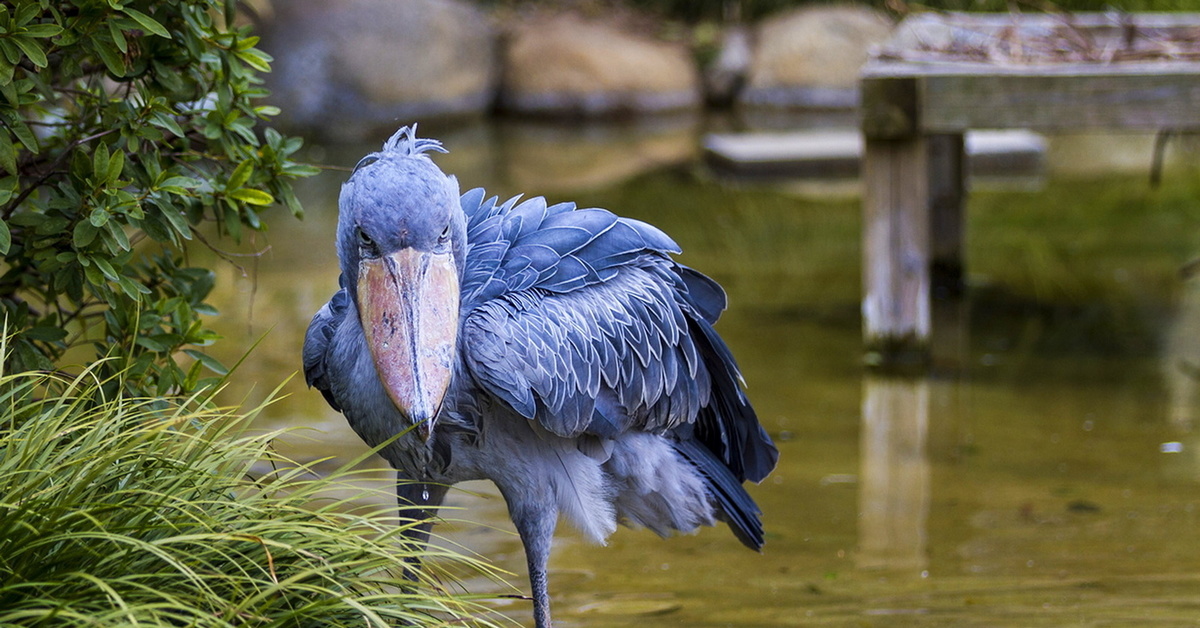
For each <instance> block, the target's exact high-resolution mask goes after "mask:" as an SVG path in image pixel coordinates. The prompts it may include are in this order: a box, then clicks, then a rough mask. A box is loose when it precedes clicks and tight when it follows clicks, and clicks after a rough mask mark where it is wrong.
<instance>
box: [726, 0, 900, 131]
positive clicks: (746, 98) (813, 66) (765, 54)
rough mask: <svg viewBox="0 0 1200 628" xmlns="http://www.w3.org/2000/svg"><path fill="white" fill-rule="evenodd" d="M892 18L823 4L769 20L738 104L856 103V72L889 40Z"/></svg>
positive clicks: (805, 105)
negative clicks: (872, 48)
mask: <svg viewBox="0 0 1200 628" xmlns="http://www.w3.org/2000/svg"><path fill="white" fill-rule="evenodd" d="M891 30H892V23H891V21H890V20H889V19H888V18H887V17H886V16H885V15H884V14H882V13H880V12H878V11H875V10H872V9H869V8H866V7H858V6H819V7H808V8H802V9H797V10H794V11H789V12H786V13H783V14H780V15H777V16H775V17H772V18H768V19H767V20H766V21H764V22H763V23H762V24H761V25H759V28H758V37H757V46H756V48H755V51H754V62H753V63H752V65H751V67H750V74H749V77H748V79H747V83H746V88H745V89H744V90H743V92H742V94H741V95H740V97H739V99H738V100H739V103H740V104H745V105H752V106H769V107H800V108H819V109H820V108H843V107H854V106H857V104H858V70H859V68H860V67H861V66H862V64H863V63H865V62H866V60H867V57H868V54H869V51H870V48H871V47H872V46H874V45H878V44H882V43H883V42H884V41H886V40H887V38H888V36H889V34H890V33H891Z"/></svg>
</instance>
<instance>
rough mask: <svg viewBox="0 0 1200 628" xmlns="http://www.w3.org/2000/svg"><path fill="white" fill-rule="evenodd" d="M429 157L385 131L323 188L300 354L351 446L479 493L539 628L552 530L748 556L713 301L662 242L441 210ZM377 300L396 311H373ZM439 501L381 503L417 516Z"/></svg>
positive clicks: (709, 287)
mask: <svg viewBox="0 0 1200 628" xmlns="http://www.w3.org/2000/svg"><path fill="white" fill-rule="evenodd" d="M434 150H442V149H441V145H440V144H439V143H438V142H436V141H434V140H428V139H418V138H416V136H415V128H412V129H410V128H405V129H401V130H400V131H399V132H398V133H397V134H396V135H394V136H393V137H392V138H391V139H389V140H388V142H387V143H386V144H385V145H384V149H383V150H382V151H380V152H378V153H372V154H371V155H368V156H367V157H364V158H363V160H362V161H360V162H359V165H358V166H357V167H356V168H355V172H354V174H352V175H351V177H350V180H349V181H348V182H347V183H346V184H345V186H344V187H343V191H342V195H341V198H340V199H339V224H338V255H339V260H340V262H341V267H342V273H343V278H342V285H341V288H340V289H339V290H338V291H337V293H336V294H335V295H334V297H333V298H332V299H331V300H330V302H329V303H328V304H326V305H325V306H324V307H322V308H321V310H320V311H319V312H317V314H316V316H314V318H313V321H312V324H311V325H310V327H309V329H308V333H307V334H306V337H305V344H304V351H303V357H304V372H305V377H306V379H307V381H308V383H309V385H311V386H313V387H316V388H317V389H318V390H320V391H321V393H322V394H323V395H324V397H325V399H326V400H327V401H328V402H329V403H330V404H331V405H332V406H333V407H334V408H335V409H338V410H340V411H342V412H343V413H344V414H345V415H346V418H347V420H348V421H349V423H350V425H351V426H352V427H353V428H354V429H355V431H356V432H357V433H358V434H359V435H360V436H361V437H362V438H363V439H364V440H365V441H366V442H367V443H368V444H370V445H373V446H377V445H380V444H382V443H384V442H387V441H388V440H389V439H391V438H392V437H393V436H395V435H396V434H398V433H401V432H404V431H405V430H412V428H413V427H414V426H415V427H417V428H418V430H420V432H419V433H418V431H417V430H412V432H411V433H406V434H404V435H403V436H401V437H399V438H397V439H395V440H393V441H392V442H391V443H390V444H388V445H387V446H386V447H384V449H383V450H382V454H383V456H384V457H385V458H386V459H387V460H388V462H389V463H391V464H392V465H393V466H394V467H395V468H396V469H397V470H398V471H399V474H400V476H401V478H407V479H410V480H416V481H419V482H423V483H425V484H423V485H420V486H425V487H428V486H439V487H444V486H447V485H450V484H453V483H456V482H460V481H464V480H471V479H490V480H492V481H493V482H495V484H496V485H497V486H498V487H499V489H500V491H501V493H502V494H503V495H504V498H505V500H506V501H507V503H508V506H509V512H510V514H511V515H512V518H513V521H514V524H515V525H516V527H517V529H518V532H519V533H520V534H521V538H522V540H523V542H524V543H525V546H526V554H527V558H528V562H529V567H530V579H531V583H532V585H533V589H534V591H533V592H534V599H535V617H536V619H537V622H538V626H539V627H542V626H548V625H549V606H548V595H547V590H546V573H545V568H546V560H547V558H548V556H549V550H550V540H551V536H552V534H553V529H554V526H555V522H556V521H557V518H558V515H559V514H560V513H563V514H566V515H567V516H568V518H569V519H571V520H572V521H573V522H574V523H575V524H576V525H577V526H578V527H579V528H580V529H581V530H582V531H583V532H584V533H585V534H587V535H588V536H589V537H591V538H592V539H593V540H595V541H597V542H603V541H604V539H605V538H606V537H607V536H608V535H609V534H610V533H611V532H612V531H613V530H614V529H615V527H616V524H617V523H618V522H621V523H626V524H630V525H637V526H644V527H647V528H649V529H651V530H653V531H655V532H657V533H658V534H660V535H664V536H665V535H668V534H670V533H672V532H675V531H680V532H690V531H692V530H694V529H696V528H697V527H698V526H701V525H711V524H713V523H714V520H715V519H721V520H724V521H726V522H728V523H729V525H730V527H731V528H732V529H733V531H734V534H735V535H736V536H737V538H738V539H739V540H741V541H742V543H744V544H746V545H747V546H748V547H751V548H753V549H759V548H760V547H761V546H762V543H763V536H762V526H761V523H760V521H759V510H758V507H757V506H756V505H755V503H754V501H753V499H751V498H750V496H749V495H748V494H747V493H746V492H745V490H744V489H743V488H742V483H743V482H745V481H747V480H750V481H755V482H757V481H761V480H762V479H763V478H764V477H766V475H767V474H768V473H769V472H770V471H771V470H772V469H773V468H774V466H775V462H776V459H777V457H778V453H777V451H776V449H775V446H774V445H773V444H772V442H771V439H770V438H769V437H768V436H767V434H766V432H765V431H764V430H763V428H762V426H761V425H760V424H759V422H758V419H757V417H756V416H755V413H754V410H753V408H752V407H751V405H750V403H749V400H748V399H747V398H746V396H745V394H744V392H743V390H742V387H741V374H740V372H739V371H738V367H737V364H736V362H735V361H734V359H733V356H732V354H731V353H730V351H729V349H728V347H727V346H726V345H725V343H724V342H723V341H722V340H721V338H720V336H719V335H718V334H717V333H716V331H715V330H714V329H713V327H712V325H713V324H714V323H715V322H716V320H717V317H718V316H719V315H720V312H721V311H722V310H724V308H725V294H724V292H723V291H722V290H721V288H720V286H718V285H717V284H716V283H715V282H713V281H712V280H711V279H709V278H707V277H705V276H704V275H702V274H700V273H698V272H696V271H694V270H691V269H689V268H686V267H684V266H681V265H679V264H677V263H676V262H675V261H673V260H672V259H671V255H672V254H676V253H679V252H680V251H679V247H678V245H677V244H676V243H675V242H674V241H673V240H671V238H669V237H668V236H667V235H666V234H664V233H663V232H662V231H660V230H658V229H657V228H655V227H653V226H651V225H648V224H646V223H643V222H640V221H637V220H632V219H628V218H621V217H618V216H616V215H615V214H613V213H611V212H609V211H607V210H603V209H595V208H592V209H578V208H576V207H575V206H574V204H571V203H560V204H556V205H547V203H546V202H545V200H544V199H542V198H532V199H529V200H526V201H524V202H521V201H520V199H519V198H513V199H510V200H508V201H505V202H499V200H498V199H497V198H495V197H492V198H487V197H486V195H485V193H484V192H483V190H479V189H475V190H471V191H468V192H467V193H465V194H462V195H461V196H459V194H458V184H457V181H456V180H455V179H454V178H453V177H447V176H445V175H444V174H443V173H442V172H441V171H440V170H438V169H437V167H436V166H435V165H434V164H433V162H432V161H431V160H430V159H429V158H428V155H427V153H428V152H429V151H434ZM438 264H441V266H438ZM438 268H445V269H450V270H441V271H439V270H437V269H438ZM379 269H385V271H380V270H379ZM397 269H399V270H397ZM429 269H433V270H429ZM381 272H386V273H393V274H384V275H381V274H380V273H381ZM402 273H409V274H406V275H403V276H404V277H415V278H416V279H413V280H411V281H409V282H408V283H405V282H402V281H398V280H395V277H400V276H401V274H402ZM422 273H424V274H422ZM437 273H441V274H437ZM453 273H457V277H456V278H454V277H451V274H453ZM379 277H390V278H392V279H391V280H389V281H392V283H387V282H385V281H384V280H382V279H379ZM393 283H394V284H396V285H395V287H394V289H395V290H396V291H397V294H398V295H400V296H398V297H396V298H394V299H393V297H392V296H389V295H387V294H379V293H378V292H379V289H378V286H392V285H393ZM410 284H413V285H410ZM388 289H389V290H390V289H392V288H388ZM409 291H411V292H412V294H409ZM449 292H453V294H448V293H449ZM401 304H403V305H401ZM447 312H450V313H452V314H453V320H452V321H450V320H448V319H447V321H446V322H438V321H441V320H443V318H446V317H447V316H449V315H448V314H446V313H447ZM439 317H441V318H439ZM451 328H453V329H451ZM414 329H416V330H419V332H418V331H412V330H414ZM439 334H440V335H439ZM368 336H371V338H368ZM432 337H438V338H443V340H442V341H441V344H440V345H438V346H433V345H435V344H437V343H435V342H433V341H431V340H427V339H428V338H432ZM380 338H382V340H380ZM410 345H411V346H410ZM397 346H402V347H407V348H406V349H405V351H408V353H405V354H404V356H403V357H402V358H401V357H397V355H395V354H394V353H395V352H396V351H397ZM397 365H398V366H397ZM443 373H444V376H442V374H443ZM438 382H440V383H438ZM433 389H437V390H433ZM430 391H432V392H430ZM414 395H415V396H416V397H419V399H417V400H415V401H411V399H410V397H412V396H414ZM410 401H411V403H410ZM413 408H416V409H413ZM421 435H427V436H426V438H422V437H421ZM444 492H445V491H444V490H441V489H439V490H435V491H427V490H425V489H422V490H420V491H417V490H414V489H413V488H411V487H408V488H402V489H401V498H402V499H403V500H405V501H408V502H412V503H413V504H414V505H416V506H420V507H424V508H429V509H436V507H437V505H438V504H439V503H440V501H441V498H442V495H444Z"/></svg>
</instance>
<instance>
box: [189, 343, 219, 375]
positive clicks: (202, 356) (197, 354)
mask: <svg viewBox="0 0 1200 628" xmlns="http://www.w3.org/2000/svg"><path fill="white" fill-rule="evenodd" d="M183 352H184V353H186V354H188V355H190V356H192V357H193V358H195V360H196V361H197V362H199V363H200V364H203V365H204V366H205V367H207V368H208V370H210V371H212V372H214V373H216V374H217V375H226V374H228V373H229V369H228V368H225V365H224V364H221V361H220V360H218V359H216V358H214V357H212V356H211V355H208V354H207V353H204V352H202V351H196V350H195V349H184V350H183Z"/></svg>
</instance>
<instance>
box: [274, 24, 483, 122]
mask: <svg viewBox="0 0 1200 628" xmlns="http://www.w3.org/2000/svg"><path fill="white" fill-rule="evenodd" d="M495 46H496V34H495V30H494V28H493V27H492V25H491V23H490V21H489V19H488V18H487V16H486V15H484V14H483V13H482V12H480V11H479V10H478V9H476V8H474V7H473V6H471V5H469V4H466V3H464V2H459V1H457V0H404V1H403V2H398V1H396V0H284V1H277V2H275V3H274V15H273V16H272V19H271V20H270V21H269V24H268V25H267V26H266V27H265V29H264V36H263V42H262V47H263V48H264V49H265V50H266V51H267V52H269V53H270V54H272V55H273V56H274V57H275V63H274V71H273V72H272V73H271V74H270V75H268V83H267V87H268V88H269V89H270V90H271V91H272V102H273V103H274V104H277V105H279V106H280V107H281V108H282V109H283V114H282V116H281V120H280V122H281V123H283V124H285V125H288V126H292V127H298V128H300V129H301V130H308V131H311V132H312V133H314V134H317V135H320V136H322V137H324V138H326V139H335V140H337V139H342V140H344V139H358V138H361V137H364V136H367V135H372V134H378V131H379V130H381V128H383V127H387V128H395V127H397V126H399V125H401V124H406V123H408V122H412V121H416V120H419V119H426V118H429V117H435V116H448V115H462V114H472V113H481V112H483V111H485V110H486V109H487V108H489V107H490V106H491V103H492V100H493V97H494V93H495V83H496V79H497V75H498V70H497V66H496V60H495Z"/></svg>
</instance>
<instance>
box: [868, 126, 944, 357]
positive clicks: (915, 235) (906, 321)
mask: <svg viewBox="0 0 1200 628" xmlns="http://www.w3.org/2000/svg"><path fill="white" fill-rule="evenodd" d="M929 173H930V169H929V150H928V140H927V139H926V138H925V137H923V136H918V137H914V138H911V139H907V140H880V139H867V141H866V152H865V154H864V157H863V184H864V186H865V189H864V190H863V256H864V260H863V290H864V294H863V333H864V339H865V341H866V344H867V349H868V351H869V352H873V353H874V354H876V355H877V356H878V360H877V361H878V362H881V363H897V362H903V361H905V356H913V355H915V356H921V355H923V354H924V353H925V352H926V351H927V350H928V345H927V343H928V340H929V332H930V310H929V299H930V273H929V265H930V260H931V253H930V226H931V221H930V187H929V176H930V175H929Z"/></svg>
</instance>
